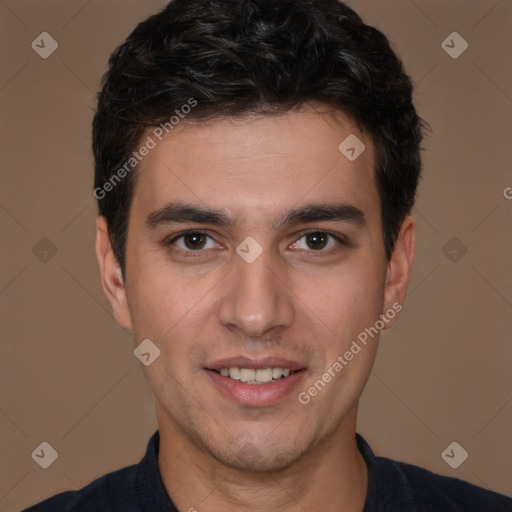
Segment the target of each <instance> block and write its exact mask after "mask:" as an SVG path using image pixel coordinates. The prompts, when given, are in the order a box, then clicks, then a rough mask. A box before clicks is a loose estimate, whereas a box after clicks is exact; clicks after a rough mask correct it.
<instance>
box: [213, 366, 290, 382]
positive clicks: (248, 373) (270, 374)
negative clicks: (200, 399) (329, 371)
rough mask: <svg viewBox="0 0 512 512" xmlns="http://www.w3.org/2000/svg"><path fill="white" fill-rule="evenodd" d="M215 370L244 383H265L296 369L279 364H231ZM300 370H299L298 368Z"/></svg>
mask: <svg viewBox="0 0 512 512" xmlns="http://www.w3.org/2000/svg"><path fill="white" fill-rule="evenodd" d="M212 371H214V372H217V373H218V374H219V375H222V376H223V377H228V378H230V379H232V380H238V381H240V382H242V383H245V384H256V385H261V384H267V383H269V382H277V381H278V380H279V379H284V378H286V377H289V376H290V375H293V374H294V373H295V372H296V371H297V370H291V369H290V368H281V367H280V366H274V367H268V368H259V369H253V368H239V367H237V366H231V367H230V368H221V369H220V370H212ZM299 371H300V370H299Z"/></svg>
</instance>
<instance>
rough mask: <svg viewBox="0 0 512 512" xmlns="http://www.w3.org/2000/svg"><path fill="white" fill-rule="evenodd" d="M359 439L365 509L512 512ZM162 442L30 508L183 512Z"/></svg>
mask: <svg viewBox="0 0 512 512" xmlns="http://www.w3.org/2000/svg"><path fill="white" fill-rule="evenodd" d="M356 439H357V445H358V448H359V451H360V452H361V454H362V455H363V457H364V460H365V461H366V465H367V467H368V494H367V497H366V504H365V507H364V511H363V512H505V511H507V512H512V498H508V497H507V496H504V495H501V494H497V493H495V492H492V491H488V490H486V489H483V488H481V487H477V486H475V485H472V484H470V483H468V482H464V481H463V480H459V479H457V478H451V477H446V476H441V475H437V474H435V473H432V472H430V471H427V470H426V469H423V468H420V467H418V466H413V465H411V464H405V463H403V462H396V461H394V460H391V459H387V458H385V457H376V456H375V455H374V453H373V451H372V450H371V448H370V446H369V445H368V443H367V442H366V441H365V440H364V439H363V438H362V437H361V436H360V435H359V434H357V433H356ZM159 441H160V437H159V433H158V431H156V432H155V433H154V434H153V436H152V437H151V439H150V441H149V443H148V448H147V451H146V455H145V456H144V458H143V459H142V460H141V461H140V462H139V464H134V465H133V466H128V467H126V468H123V469H119V470H117V471H114V472H112V473H108V474H106V475H104V476H102V477H100V478H98V479H97V480H94V481H93V482H91V483H90V484H89V485H87V486H86V487H84V488H82V489H80V490H78V491H66V492H63V493H61V494H57V495H56V496H53V497H52V498H48V499H47V500H45V501H43V502H41V503H39V504H37V505H34V506H33V507H30V508H28V509H26V510H25V511H24V512H164V511H165V512H178V511H177V509H176V507H175V506H174V505H173V503H172V501H171V500H170V498H169V496H168V495H167V492H166V490H165V487H164V485H163V482H162V479H161V477H160V472H159V469H158V448H159ZM192 507H195V508H196V509H197V510H199V511H205V512H206V511H207V507H205V506H204V504H199V503H196V504H194V503H191V504H190V508H192ZM187 510H188V509H187ZM182 512H186V511H182ZM312 512H316V511H312Z"/></svg>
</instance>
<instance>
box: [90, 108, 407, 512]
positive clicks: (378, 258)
mask: <svg viewBox="0 0 512 512" xmlns="http://www.w3.org/2000/svg"><path fill="white" fill-rule="evenodd" d="M148 133H150V132H148ZM349 134H355V135H356V136H357V137H358V138H359V139H360V140H362V141H363V142H364V143H365V145H366V150H365V151H364V152H363V153H362V154H361V155H360V156H359V157H358V158H357V159H356V160H355V161H353V162H351V161H349V160H348V159H347V158H345V156H344V155H342V154H341V153H340V151H339V150H338V145H339V144H340V142H341V141H343V140H344V139H345V138H346V137H347V136H348V135H349ZM146 136H147V134H146ZM373 151H374V150H373V145H372V142H371V140H370V138H369V137H368V136H367V135H366V134H365V133H363V132H361V131H360V130H359V129H358V128H357V127H356V125H355V124H354V123H353V122H352V121H351V120H350V119H349V118H348V117H346V116H345V115H343V114H342V113H340V112H336V113H335V112H332V111H329V110H327V108H326V107H323V108H322V107H321V106H319V105H316V106H314V107H313V106H309V107H307V108H303V109H301V110H294V111H290V112H288V113H286V114H280V115H273V116H269V115H267V116H259V115H251V116H246V117H244V118H238V119H227V118H221V119H215V120H210V121H207V122H203V123H198V122H186V121H184V122H182V123H181V124H180V125H179V126H178V127H177V128H175V129H174V130H173V131H172V132H171V133H170V134H169V135H168V136H167V137H166V138H165V139H164V140H163V141H162V142H160V143H159V144H158V145H157V146H156V147H155V148H154V149H153V150H152V151H151V152H150V153H149V155H148V156H147V157H145V158H144V160H143V161H142V162H141V164H140V167H139V180H138V183H137V186H136V188H135V193H134V197H133V202H132V205H131V209H130V222H129V229H128V237H127V253H126V261H127V266H126V283H123V280H122V276H121V272H120V269H119V265H118V263H117V260H116V258H115V256H114V254H113V252H112V248H111V245H110V240H109V236H108V230H107V226H106V223H105V219H104V218H102V217H99V218H98V219H97V224H96V225H97V241H96V254H97V258H98V261H99V265H100V269H101V275H102V284H103V288H104V291H105V293H106V295H107V297H108V300H109V301H110V304H111V306H112V310H113V315H114V318H115V319H116V321H117V322H118V323H119V325H121V326H122V327H123V328H125V329H128V330H133V334H134V338H135V342H136V343H137V344H138V343H140V342H141V341H142V340H144V339H146V338H149V339H151V340H152V341H153V342H154V343H155V345H157V346H158V347H159V349H160V351H161V354H160V357H158V359H156V360H155V361H154V362H153V363H152V364H151V365H150V366H147V367H144V371H145V373H146V376H147V378H148V381H149V383H150V385H151V387H152V390H153V392H154V394H155V397H156V403H157V405H156V413H157V420H158V426H159V431H160V454H159V468H160V472H161V474H162V479H163V482H164V485H165V487H166V489H167V492H168V494H169V496H170V497H171V499H172V500H173V502H174V503H175V504H176V506H177V507H178V509H179V510H184V511H185V510H190V509H191V508H192V507H195V508H196V509H197V510H198V511H199V512H201V511H204V510H208V511H221V510H222V511H226V510H230V511H239V510H240V511H242V510H253V511H260V510H261V511H268V510H281V511H292V510H293V511H295V510H301V511H303V510H320V509H321V510H336V511H351V512H352V511H353V512H356V511H359V512H360V511H362V510H363V507H364V503H365V499H366V493H367V485H368V477H367V471H366V465H365V463H364V460H363V458H362V456H361V454H360V453H359V451H358V449H357V445H356V440H355V430H356V417H357V407H358V401H359V397H360V395H361V393H362V391H363V388H364V386H365V384H366V381H367V379H368V377H369V375H370V372H371V368H372V364H373V362H374V358H375V355H376V351H377V345H378V337H375V338H373V339H372V340H371V341H369V343H368V345H367V346H366V347H364V348H363V349H362V350H361V351H360V352H359V353H358V354H357V355H356V356H354V358H353V359H352V360H351V361H350V362H349V364H348V365H347V366H345V367H344V368H343V370H342V371H341V372H339V373H336V377H334V378H332V380H331V381H330V382H329V383H328V384H326V386H325V387H324V388H323V389H322V390H321V391H320V392H319V393H318V394H317V395H316V396H315V397H313V398H312V399H311V402H310V403H309V404H307V405H303V404H301V403H300V402H299V401H298V399H297V397H298V394H299V392H302V391H307V390H308V388H309V387H310V386H311V385H312V384H313V383H314V382H315V381H317V380H318V379H320V378H321V376H322V374H323V373H324V372H325V371H326V370H327V369H328V368H329V367H330V366H332V364H333V363H334V362H335V361H336V360H337V358H338V356H340V355H343V354H344V353H345V352H346V351H347V350H348V349H349V347H350V345H351V343H352V340H354V339H356V338H357V335H358V334H359V333H360V332H362V331H364V329H365V328H367V327H370V326H373V325H374V324H375V322H376V320H378V319H379V315H380V314H383V313H384V312H386V311H387V310H389V309H391V308H392V306H393V304H396V303H400V304H403V302H404V298H405V293H406V290H407V284H408V280H409V274H410V269H411V265H412V260H413V253H414V220H413V218H412V217H411V216H407V217H406V218H405V220H404V222H403V225H402V228H401V231H400V234H399V237H398V240H397V243H396V246H395V249H394V252H393V255H392V257H391V259H390V260H389V261H387V260H386V258H385V253H384V245H383V237H382V227H381V214H380V199H379V195H378V192H377V186H376V181H375V176H374V170H373V169H374V152H373ZM170 201H183V202H187V203H192V204H194V205H196V206H199V207H205V206H208V207H211V208H215V209H219V210H223V212H224V213H225V214H226V215H228V216H230V217H232V218H233V219H234V220H235V221H236V223H237V224H236V226H230V227H224V226H221V227H219V226H211V225H209V224H197V223H193V222H185V223H174V224H168V225H161V226H159V227H158V228H156V229H154V230H150V229H148V228H147V227H146V225H145V220H146V217H147V216H148V215H149V214H150V213H151V212H153V211H154V210H157V209H158V208H161V207H163V206H164V205H166V204H167V203H168V202H170ZM328 202H344V203H347V204H350V205H353V206H356V207H357V208H359V209H360V210H362V212H363V213H364V216H365V223H364V225H360V224H357V223H354V222H348V221H342V222H340V221H333V220H319V221H315V222H308V223H298V224H294V225H287V226H281V227H276V226H275V224H274V221H275V219H276V218H278V217H279V216H282V215H283V214H285V213H286V212H287V211H288V210H290V209H291V208H296V207H299V206H303V205H305V204H309V203H328ZM186 229H200V230H202V231H204V232H205V233H206V234H207V235H208V236H209V237H211V238H208V237H206V238H205V239H200V241H201V240H203V243H204V245H203V248H201V249H200V250H197V249H193V247H194V245H193V243H192V244H191V243H190V239H183V238H181V239H178V240H174V239H175V237H177V236H179V234H180V233H181V232H182V231H184V230H186ZM311 230H313V231H317V232H318V231H321V232H322V233H324V236H325V233H332V234H333V235H335V236H344V237H346V238H347V239H348V240H349V241H350V246H349V247H345V246H344V245H342V244H340V243H339V242H337V241H336V240H335V239H333V238H330V237H326V238H322V237H321V238H320V242H321V243H320V248H318V247H319V245H318V244H316V245H315V240H318V239H313V240H312V239H311V236H310V237H307V236H304V231H311ZM248 236H250V237H253V238H254V239H255V240H256V241H257V242H258V243H259V245H260V246H261V248H262V250H263V252H262V254H261V255H260V256H259V257H258V258H257V259H256V260H255V261H253V262H252V263H247V262H246V261H245V260H244V259H242V258H241V257H240V256H239V255H238V254H237V253H236V248H237V246H238V245H239V244H240V243H241V242H242V241H243V240H244V239H245V238H246V237H248ZM172 240H174V241H173V242H172V243H171V241H172ZM187 241H188V245H187V244H186V242H187ZM196 241H197V240H196ZM322 241H323V242H322ZM166 242H167V245H166ZM323 243H324V244H326V245H322V244H323ZM191 247H192V248H191ZM186 251H188V253H186ZM187 254H188V255H187ZM397 317H398V315H396V316H395V318H394V319H393V320H390V321H389V322H387V323H386V328H389V327H391V326H392V325H393V323H394V322H395V321H396V319H397ZM239 355H243V356H248V357H252V358H258V357H263V356H267V355H271V356H279V357H284V358H287V359H291V360H294V361H299V362H301V363H304V365H305V366H306V373H305V375H304V376H303V378H302V380H301V381H300V383H299V385H298V386H297V388H296V389H294V390H293V391H292V392H291V393H290V394H289V395H288V396H286V397H285V398H284V399H282V400H280V401H279V402H278V403H276V404H274V405H271V406H242V405H240V404H238V403H236V402H234V401H232V400H230V399H228V398H226V397H225V396H224V395H222V394H221V393H220V392H219V390H218V389H217V388H216V386H214V385H213V384H212V382H211V380H210V378H209V377H208V375H206V372H205V370H204V366H205V365H207V364H208V363H212V362H213V361H216V360H219V359H222V358H226V357H231V356H239Z"/></svg>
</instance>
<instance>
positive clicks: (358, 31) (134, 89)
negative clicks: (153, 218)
mask: <svg viewBox="0 0 512 512" xmlns="http://www.w3.org/2000/svg"><path fill="white" fill-rule="evenodd" d="M412 91H413V86H412V83H411V80H410V78H409V77H408V76H407V74H406V73H405V71H404V68H403V64H402V62H401V60H400V59H399V57H398V56H397V55H396V54H395V53H394V51H393V50H392V49H391V46H390V43H389V41H388V39H387V38H386V36H385V35H384V34H382V32H380V31H379V30H377V29H376V28H374V27H372V26H369V25H366V24H365V23H364V22H363V21H362V20H361V18H360V17H359V15H358V14H356V13H355V12H354V11H353V10H352V9H350V8H349V7H348V6H347V5H345V4H344V3H342V2H340V1H338V0H174V1H172V2H170V3H169V4H168V5H167V6H166V7H165V8H164V9H163V10H162V11H161V12H159V13H158V14H155V15H153V16H151V17H149V18H148V19H147V20H145V21H143V22H141V23H139V24H138V25H137V27H136V28H135V29H134V30H133V32H132V33H131V34H130V35H129V36H128V38H127V39H126V41H125V42H124V43H123V44H122V45H121V46H119V47H118V48H117V49H116V50H115V51H114V52H113V53H112V55H111V56H110V59H109V69H108V71H107V72H106V73H105V75H104V76H103V81H102V87H101V91H100V92H99V94H98V105H97V110H96V113H95V116H94V120H93V143H92V146H93V153H94V159H95V179H94V187H95V197H96V199H97V201H98V209H99V214H100V215H103V216H105V218H106V221H107V225H108V230H109V236H110V240H111V244H112V248H113V251H114V254H115V256H116V258H117V260H118V262H119V264H120V267H121V270H122V272H123V276H125V263H126V262H125V253H126V235H127V228H128V222H129V210H130V204H131V200H132V197H133V191H134V187H135V185H136V181H137V172H136V166H134V170H133V171H132V172H129V173H128V172H126V173H123V176H125V175H126V177H124V179H122V180H119V182H118V183H116V184H115V185H116V186H111V187H109V192H108V194H107V193H102V194H97V193H96V191H97V190H103V189H102V187H103V186H104V184H105V183H107V182H108V181H109V179H111V178H112V176H113V175H114V173H115V172H116V171H117V170H118V169H120V168H121V166H123V164H125V163H126V161H127V160H128V159H130V158H131V155H132V154H133V152H134V151H135V149H136V148H137V147H138V145H140V143H141V140H142V137H143V135H144V133H145V132H146V130H147V128H148V127H156V126H158V125H161V123H165V122H166V121H168V120H169V117H170V116H172V115H173V113H175V112H177V113H178V112H179V111H180V109H181V108H182V107H183V105H185V104H187V103H190V101H191V98H193V101H194V102H195V103H194V108H193V109H189V111H187V112H189V113H188V114H187V121H188V120H194V119H195V120H208V119H212V118H215V117H221V116H237V115H244V114H251V113H259V114H276V113H277V114H279V113H284V112H286V111H288V110H290V109H293V108H298V107H300V106H303V105H306V104H308V103H312V102H315V103H318V102H320V103H322V104H325V105H327V106H329V107H331V108H333V109H338V110H339V111H341V112H343V113H344V114H346V115H347V116H349V117H350V118H351V119H352V121H353V122H355V123H356V125H357V126H358V127H360V128H361V129H362V130H364V131H365V132H366V133H368V134H369V135H370V137H371V140H372V143H373V145H374V148H375V155H376V162H375V167H376V168H375V173H376V174H375V176H376V182H377V187H378V191H379V196H380V200H381V213H382V232H383V240H384V248H385V253H386V257H387V259H388V260H389V258H390V257H391V254H392V252H393V248H394V245H395V242H396V239H397V236H398V233H399V230H400V227H401V224H402V222H403V220H404V218H405V216H406V215H407V214H408V213H410V211H411V209H412V207H413V204H414V201H415V196H416V189H417V185H418V181H419V178H420V173H421V159H420V151H421V148H420V143H421V140H422V137H423V131H424V129H425V128H426V127H428V124H427V123H426V122H425V121H423V120H422V119H421V118H420V117H419V116H418V114H417V112H416V110H415V108H414V105H413V103H412ZM125 169H126V165H125ZM105 190H106V188H105Z"/></svg>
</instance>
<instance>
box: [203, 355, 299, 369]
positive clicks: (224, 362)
mask: <svg viewBox="0 0 512 512" xmlns="http://www.w3.org/2000/svg"><path fill="white" fill-rule="evenodd" d="M277 367H279V368H288V369H290V370H294V371H296V370H302V369H304V368H306V365H304V364H302V363H299V362H297V361H292V360H290V359H284V358H282V357H274V356H267V357H262V358H258V359H253V358H250V357H244V356H235V357H227V358H225V359H219V360H218V361H215V362H213V363H210V364H207V365H205V368H206V369H207V370H217V371H219V370H220V369H221V368H251V369H253V370H258V369H262V368H277Z"/></svg>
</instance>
